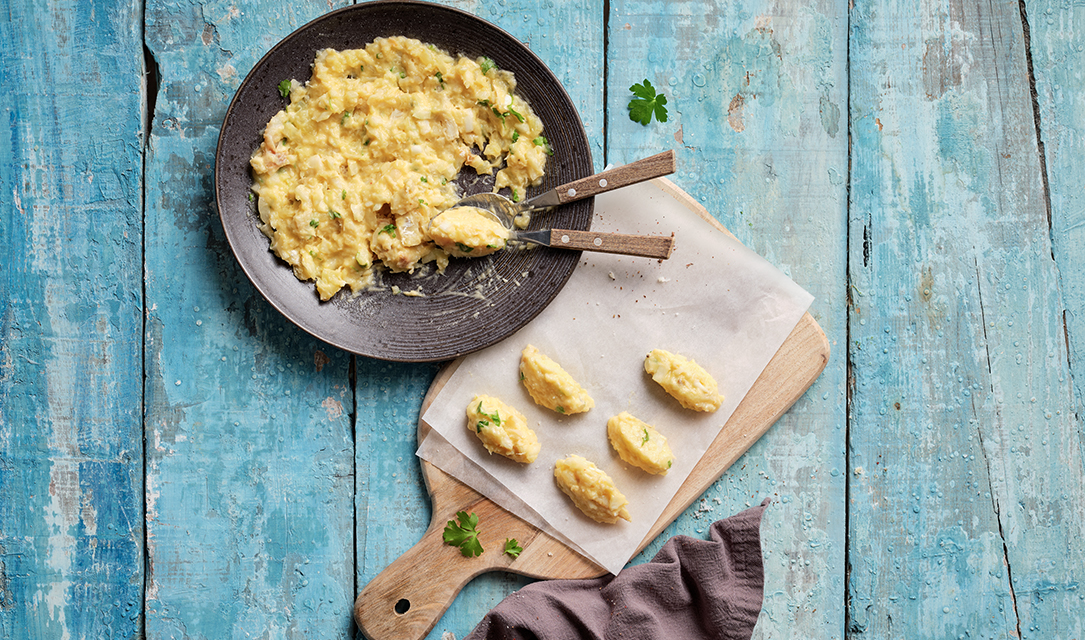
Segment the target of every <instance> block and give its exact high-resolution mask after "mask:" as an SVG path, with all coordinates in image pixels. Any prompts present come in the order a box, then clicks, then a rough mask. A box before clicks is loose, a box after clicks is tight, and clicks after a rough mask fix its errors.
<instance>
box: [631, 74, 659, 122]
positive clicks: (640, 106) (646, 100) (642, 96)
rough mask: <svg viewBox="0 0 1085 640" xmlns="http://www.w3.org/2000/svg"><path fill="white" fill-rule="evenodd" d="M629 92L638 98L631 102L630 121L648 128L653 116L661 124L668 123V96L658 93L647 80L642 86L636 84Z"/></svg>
mask: <svg viewBox="0 0 1085 640" xmlns="http://www.w3.org/2000/svg"><path fill="white" fill-rule="evenodd" d="M629 90H630V91H632V92H633V95H634V96H636V97H634V98H632V99H630V100H629V119H630V120H632V121H633V122H639V123H641V124H642V125H645V126H648V123H649V122H651V121H652V116H653V115H654V116H655V117H656V120H659V121H660V122H666V121H667V107H665V106H664V105H666V104H667V96H665V95H663V94H662V93H656V90H655V87H653V86H652V83H651V82H648V80H647V79H645V80H644V82H643V83H642V84H635V85H633V86H632V87H629Z"/></svg>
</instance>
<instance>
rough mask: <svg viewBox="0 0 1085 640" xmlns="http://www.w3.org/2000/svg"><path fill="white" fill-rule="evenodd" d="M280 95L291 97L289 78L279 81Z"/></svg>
mask: <svg viewBox="0 0 1085 640" xmlns="http://www.w3.org/2000/svg"><path fill="white" fill-rule="evenodd" d="M279 95H281V96H282V97H284V98H289V97H290V81H289V80H283V81H282V82H280V83H279Z"/></svg>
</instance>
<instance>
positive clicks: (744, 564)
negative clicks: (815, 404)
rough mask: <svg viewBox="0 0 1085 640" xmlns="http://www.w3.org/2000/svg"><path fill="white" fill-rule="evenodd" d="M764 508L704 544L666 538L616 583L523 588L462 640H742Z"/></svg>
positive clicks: (609, 579)
mask: <svg viewBox="0 0 1085 640" xmlns="http://www.w3.org/2000/svg"><path fill="white" fill-rule="evenodd" d="M768 504H769V500H765V501H764V502H762V503H761V505H760V506H757V507H753V508H750V509H747V510H746V511H743V512H741V513H739V514H736V515H734V516H731V517H730V518H726V519H724V520H719V521H717V522H714V523H713V524H712V526H711V528H710V531H709V535H710V539H709V540H699V539H697V538H691V537H689V536H674V537H673V538H671V539H670V540H668V541H667V542H666V544H664V545H663V548H662V549H660V550H659V553H657V554H656V556H655V558H653V559H652V561H651V562H648V563H645V564H641V565H637V566H634V567H626V568H625V569H623V570H622V571H621V572H619V573H618V575H617V576H611V575H608V576H605V577H602V578H595V579H592V580H546V581H542V582H535V583H532V584H529V585H527V586H526V587H524V588H523V589H520V590H519V591H517V592H515V593H513V594H511V595H509V596H508V597H506V598H505V599H504V600H502V601H501V602H500V603H499V604H498V605H497V606H496V607H495V608H494V609H493V610H492V611H490V612H489V613H488V614H486V617H485V618H483V619H482V622H480V623H479V624H478V626H477V627H475V629H474V631H472V632H471V633H470V634H468V635H467V637H466V638H464V640H513V639H517V640H536V639H538V640H587V639H592V640H595V639H599V640H617V639H619V638H623V639H634V638H653V639H670V638H673V639H675V640H699V639H701V638H704V639H709V638H711V639H712V640H717V639H720V640H749V638H750V636H751V635H752V634H753V628H754V625H755V624H756V623H757V616H758V614H759V613H760V612H761V602H762V599H763V595H764V583H765V575H764V567H763V565H762V561H761V535H760V527H761V515H762V513H764V511H765V507H767V506H768Z"/></svg>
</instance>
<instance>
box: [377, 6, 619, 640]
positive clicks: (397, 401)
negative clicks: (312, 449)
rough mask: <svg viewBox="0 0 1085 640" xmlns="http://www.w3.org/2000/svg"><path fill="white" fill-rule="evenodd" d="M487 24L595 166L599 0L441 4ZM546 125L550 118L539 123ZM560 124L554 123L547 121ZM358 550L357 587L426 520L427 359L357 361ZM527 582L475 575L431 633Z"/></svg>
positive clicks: (466, 620)
mask: <svg viewBox="0 0 1085 640" xmlns="http://www.w3.org/2000/svg"><path fill="white" fill-rule="evenodd" d="M444 4H447V5H449V6H454V7H457V8H459V9H463V10H465V11H470V12H471V13H474V14H475V15H478V16H479V17H481V18H483V19H485V20H489V21H490V22H493V23H494V24H496V25H497V26H499V27H501V28H502V29H504V30H506V31H508V32H510V33H512V34H513V35H514V36H515V37H517V38H519V39H520V40H521V41H523V42H526V43H528V45H529V46H530V47H531V49H532V51H534V52H535V53H536V54H537V55H539V57H540V58H542V60H543V61H544V62H546V64H547V65H548V66H549V67H550V69H551V70H552V71H553V72H554V73H555V75H557V76H558V79H559V80H561V82H562V84H563V86H564V87H565V89H566V91H567V92H568V93H569V95H570V97H571V98H572V100H573V102H574V103H575V104H576V106H577V109H578V111H579V112H580V117H581V119H582V120H583V123H584V126H585V129H586V130H587V132H588V139H589V141H590V142H591V145H592V151H593V159H594V160H595V165H596V168H597V169H602V167H603V163H602V148H603V142H602V141H603V117H602V114H603V25H602V22H603V3H602V2H587V3H566V2H546V3H535V2H532V1H530V0H510V1H507V2H506V1H505V0H500V1H497V0H485V1H481V2H476V1H468V0H460V1H455V2H446V3H444ZM548 126H549V125H548ZM555 126H560V125H555ZM357 368H358V380H357V392H358V420H357V429H356V450H357V458H356V459H357V474H358V492H357V499H356V500H357V558H358V569H357V570H358V585H359V587H361V586H364V585H365V584H367V583H368V582H369V580H371V579H372V578H373V577H374V576H376V575H377V574H378V573H380V572H381V571H382V570H383V569H384V568H385V567H386V566H388V564H389V563H391V562H392V560H394V559H395V558H397V557H399V555H400V554H402V553H403V552H404V551H406V550H407V549H409V548H410V547H411V546H413V545H414V544H415V543H416V542H418V540H419V539H421V537H422V534H423V533H424V532H425V530H426V527H427V526H428V525H429V519H430V505H429V498H428V497H427V495H426V492H425V487H424V485H423V481H422V476H421V472H420V470H419V465H418V461H417V459H416V458H415V455H414V452H415V449H416V448H417V438H416V432H415V429H416V425H417V421H418V410H419V408H420V406H421V403H422V396H423V394H424V393H425V390H426V388H427V387H428V386H429V384H430V381H431V380H432V379H433V376H434V374H435V373H436V368H435V366H434V365H402V364H388V363H382V362H378V361H374V360H370V359H366V358H358V359H357ZM524 584H526V580H525V579H523V578H520V577H518V576H513V575H509V574H500V573H492V574H487V575H483V576H480V577H479V578H476V579H475V580H473V581H472V582H471V583H469V584H468V585H467V587H466V588H465V589H464V590H463V591H461V592H460V594H459V596H458V597H457V598H456V600H455V602H454V603H453V604H452V606H451V607H450V608H449V610H448V611H447V612H446V613H445V615H444V617H443V618H442V619H441V621H440V622H438V623H437V626H436V627H435V628H434V630H433V632H432V633H431V634H430V637H431V638H434V639H440V638H441V637H442V634H443V633H444V632H446V631H448V632H451V633H452V634H454V635H455V636H456V637H457V638H462V637H463V636H464V635H466V634H467V633H468V632H469V631H470V630H471V629H472V628H474V626H475V625H476V624H478V621H479V620H481V619H482V616H484V615H485V614H486V612H487V611H489V610H490V609H491V608H492V607H493V606H495V605H496V604H497V603H498V602H500V601H501V599H502V598H504V597H505V596H506V595H508V594H509V593H511V592H512V591H514V590H516V589H518V588H519V587H521V586H523V585H524Z"/></svg>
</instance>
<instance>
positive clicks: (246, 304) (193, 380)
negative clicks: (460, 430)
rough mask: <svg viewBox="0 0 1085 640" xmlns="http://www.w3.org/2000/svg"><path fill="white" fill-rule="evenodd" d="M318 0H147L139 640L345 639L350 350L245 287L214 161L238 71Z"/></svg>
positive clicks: (313, 10) (314, 11) (350, 550)
mask: <svg viewBox="0 0 1085 640" xmlns="http://www.w3.org/2000/svg"><path fill="white" fill-rule="evenodd" d="M329 8H330V6H329V5H328V4H326V3H324V2H300V3H290V4H282V3H272V2H247V3H245V4H244V5H243V7H242V6H237V5H234V4H232V3H229V2H209V3H201V4H185V3H182V4H177V3H173V2H151V3H149V4H148V5H147V10H146V32H147V41H148V46H149V48H150V51H151V53H152V54H153V56H154V60H155V61H156V63H157V67H158V72H159V74H160V91H159V92H158V96H157V103H156V106H155V112H154V121H153V123H152V128H151V138H150V148H149V153H148V156H147V165H146V171H147V187H146V190H147V208H146V225H147V236H146V297H147V307H148V308H147V322H146V323H147V329H146V331H147V333H146V351H145V357H146V362H147V390H146V394H147V395H146V402H147V416H146V423H145V430H146V439H147V442H148V448H147V458H146V486H147V499H146V510H147V513H146V518H147V568H148V576H147V578H148V580H147V589H146V595H145V597H146V604H145V607H146V624H145V634H146V637H148V638H170V637H185V638H221V637H244V636H246V635H249V634H252V635H259V634H265V635H267V636H269V637H312V638H316V637H321V638H348V637H350V636H351V624H350V619H349V615H344V612H349V610H350V605H351V602H353V597H354V578H353V573H354V563H353V555H354V532H353V525H354V512H353V495H354V472H353V454H354V450H353V442H352V440H353V433H352V427H353V425H352V415H353V413H354V399H353V394H352V389H351V378H350V363H351V358H350V357H349V356H348V355H347V354H344V353H341V352H338V351H335V350H333V349H330V348H328V347H327V346H325V345H322V344H320V343H319V342H317V341H316V340H315V339H313V338H311V337H309V336H308V335H306V334H304V333H302V332H301V331H299V330H298V329H296V328H295V327H293V326H292V325H290V324H289V323H287V322H286V321H285V320H284V319H283V318H282V317H281V316H280V315H279V314H278V313H277V312H276V311H275V310H274V309H272V308H271V307H270V306H269V305H267V304H266V303H265V302H264V301H263V299H262V298H261V297H260V296H259V295H258V294H257V293H256V292H255V291H254V290H253V289H252V287H251V286H250V285H249V284H248V281H247V280H246V278H245V276H244V274H243V273H242V272H241V270H240V267H239V266H238V264H237V261H236V260H235V259H234V257H233V255H232V254H231V253H230V251H229V248H228V246H227V244H226V242H225V237H224V234H223V231H222V228H221V225H220V223H219V218H218V216H217V215H216V211H215V209H214V196H213V189H212V166H211V165H212V158H213V157H214V151H215V145H216V143H217V140H218V128H219V124H220V123H221V122H222V119H223V116H224V115H225V110H226V106H227V104H228V101H229V100H230V98H232V96H233V94H234V91H235V90H236V88H237V86H238V84H239V83H240V82H241V79H242V78H243V77H244V76H245V74H246V73H247V71H248V70H249V69H250V68H251V66H252V65H253V64H254V63H255V61H256V60H257V59H258V58H259V57H260V56H262V55H263V53H264V52H265V51H266V50H267V49H268V48H269V47H271V46H272V45H273V44H275V42H277V41H278V40H279V39H280V38H282V37H283V36H285V35H286V34H287V33H288V32H290V31H291V30H293V29H294V28H296V27H298V26H300V25H301V24H302V23H304V22H307V21H308V20H309V19H311V18H314V17H316V16H318V15H320V14H322V13H324V12H326V11H328V10H329Z"/></svg>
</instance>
